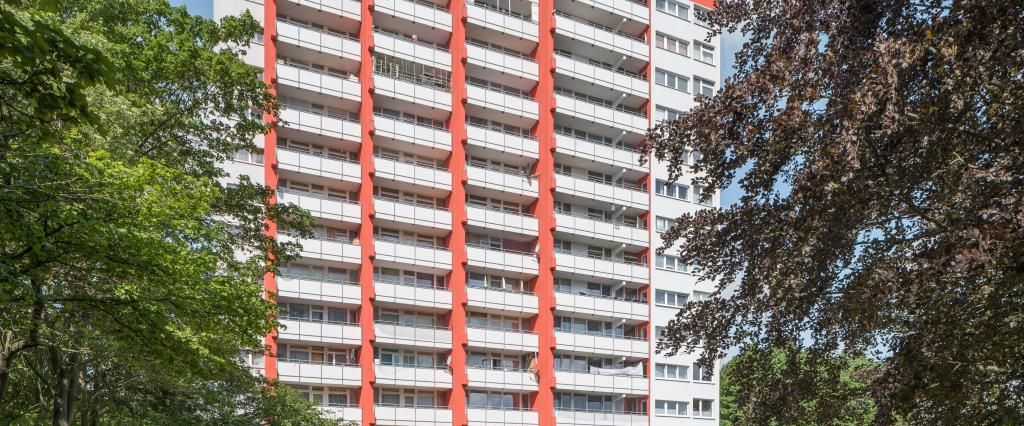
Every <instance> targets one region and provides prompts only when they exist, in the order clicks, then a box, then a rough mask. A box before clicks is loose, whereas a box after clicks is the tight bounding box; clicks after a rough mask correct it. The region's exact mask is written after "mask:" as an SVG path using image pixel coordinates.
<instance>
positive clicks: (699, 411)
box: [693, 398, 714, 417]
mask: <svg viewBox="0 0 1024 426" xmlns="http://www.w3.org/2000/svg"><path fill="white" fill-rule="evenodd" d="M713 403H714V401H712V400H710V399H698V398H694V400H693V415H694V417H712V416H714V413H713V412H712V411H711V405H712V404H713Z"/></svg>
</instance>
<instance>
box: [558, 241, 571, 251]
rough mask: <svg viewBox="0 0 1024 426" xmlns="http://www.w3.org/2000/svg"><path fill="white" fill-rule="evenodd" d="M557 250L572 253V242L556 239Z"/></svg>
mask: <svg viewBox="0 0 1024 426" xmlns="http://www.w3.org/2000/svg"><path fill="white" fill-rule="evenodd" d="M555 251H558V252H563V253H572V242H571V241H565V240H559V239H555Z"/></svg>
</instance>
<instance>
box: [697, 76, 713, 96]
mask: <svg viewBox="0 0 1024 426" xmlns="http://www.w3.org/2000/svg"><path fill="white" fill-rule="evenodd" d="M693 93H695V94H696V95H697V96H707V97H709V98H710V97H712V96H714V95H715V83H714V82H711V81H708V80H705V79H703V78H700V77H694V78H693Z"/></svg>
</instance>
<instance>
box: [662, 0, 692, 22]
mask: <svg viewBox="0 0 1024 426" xmlns="http://www.w3.org/2000/svg"><path fill="white" fill-rule="evenodd" d="M655 7H656V8H657V9H658V10H660V11H662V12H665V13H667V14H669V15H672V16H675V17H677V18H681V19H690V8H688V7H686V6H685V5H683V4H680V3H677V2H674V1H672V0H658V1H657V3H655Z"/></svg>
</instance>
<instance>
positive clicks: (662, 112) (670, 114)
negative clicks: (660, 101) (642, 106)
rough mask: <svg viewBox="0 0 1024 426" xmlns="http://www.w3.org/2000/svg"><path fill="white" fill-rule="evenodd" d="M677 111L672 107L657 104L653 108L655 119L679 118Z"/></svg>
mask: <svg viewBox="0 0 1024 426" xmlns="http://www.w3.org/2000/svg"><path fill="white" fill-rule="evenodd" d="M679 114H680V113H679V111H676V110H674V109H672V108H665V107H663V106H661V105H658V106H656V107H655V108H654V119H655V120H656V121H665V120H675V119H677V118H679Z"/></svg>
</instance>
